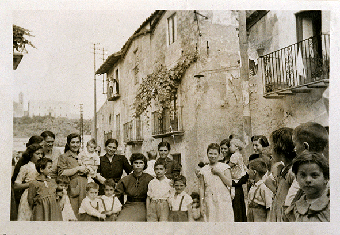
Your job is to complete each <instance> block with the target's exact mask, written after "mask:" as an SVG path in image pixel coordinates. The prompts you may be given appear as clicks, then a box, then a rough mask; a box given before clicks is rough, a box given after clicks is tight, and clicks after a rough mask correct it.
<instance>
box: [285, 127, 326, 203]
mask: <svg viewBox="0 0 340 235" xmlns="http://www.w3.org/2000/svg"><path fill="white" fill-rule="evenodd" d="M292 140H293V143H294V146H295V152H296V154H297V155H300V154H301V153H302V152H303V151H310V152H317V153H320V154H322V153H323V152H324V151H325V150H326V149H327V146H328V132H327V130H326V128H324V127H323V126H322V125H320V124H319V123H315V122H307V123H303V124H301V125H299V126H297V127H296V128H295V129H294V131H293V136H292ZM326 152H328V151H327V150H326ZM299 189H300V187H299V184H298V182H297V181H296V179H295V180H294V181H293V183H292V185H291V186H290V188H289V191H288V193H287V196H286V200H285V207H286V208H287V207H289V206H290V205H291V204H292V201H296V200H298V199H299V198H300V197H301V195H302V190H299Z"/></svg>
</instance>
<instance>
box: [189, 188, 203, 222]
mask: <svg viewBox="0 0 340 235" xmlns="http://www.w3.org/2000/svg"><path fill="white" fill-rule="evenodd" d="M191 198H192V218H193V219H194V221H203V218H202V216H201V207H200V195H199V194H198V193H196V192H193V193H191Z"/></svg>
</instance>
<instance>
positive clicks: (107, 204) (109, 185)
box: [101, 179, 122, 221]
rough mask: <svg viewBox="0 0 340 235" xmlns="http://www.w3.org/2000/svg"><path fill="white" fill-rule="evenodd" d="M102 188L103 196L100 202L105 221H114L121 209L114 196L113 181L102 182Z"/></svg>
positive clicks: (114, 186)
mask: <svg viewBox="0 0 340 235" xmlns="http://www.w3.org/2000/svg"><path fill="white" fill-rule="evenodd" d="M104 187H105V188H104V191H105V195H103V196H101V200H102V202H103V206H104V212H103V213H104V214H105V215H106V219H105V221H116V219H117V215H118V213H119V212H120V211H121V209H122V204H121V203H120V201H119V199H118V198H117V197H116V196H115V194H114V190H115V188H116V183H115V181H114V180H113V179H108V180H106V181H105V182H104Z"/></svg>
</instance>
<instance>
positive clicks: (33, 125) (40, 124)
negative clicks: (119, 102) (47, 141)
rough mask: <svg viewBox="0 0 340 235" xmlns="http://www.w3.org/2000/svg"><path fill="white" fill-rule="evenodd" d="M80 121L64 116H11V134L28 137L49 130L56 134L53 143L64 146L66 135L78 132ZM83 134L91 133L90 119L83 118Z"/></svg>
mask: <svg viewBox="0 0 340 235" xmlns="http://www.w3.org/2000/svg"><path fill="white" fill-rule="evenodd" d="M79 127H80V121H79V120H78V119H68V118H64V117H58V118H54V117H50V116H43V117H41V116H35V117H15V118H13V136H14V137H21V138H29V137H31V136H32V135H40V134H41V132H43V131H46V130H50V131H52V132H53V133H54V134H55V135H56V139H55V145H56V146H64V145H65V142H66V137H67V135H69V134H71V133H79V130H80V128H79ZM83 128H84V135H90V134H91V120H86V119H85V120H83Z"/></svg>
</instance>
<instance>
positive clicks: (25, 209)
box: [15, 162, 39, 221]
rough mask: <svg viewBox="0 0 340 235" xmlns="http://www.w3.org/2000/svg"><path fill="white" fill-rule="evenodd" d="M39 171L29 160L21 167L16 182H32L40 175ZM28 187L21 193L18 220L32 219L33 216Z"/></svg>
mask: <svg viewBox="0 0 340 235" xmlns="http://www.w3.org/2000/svg"><path fill="white" fill-rule="evenodd" d="M38 175H39V173H38V172H37V169H36V168H35V164H34V163H33V162H29V163H27V164H26V165H24V166H22V167H21V168H20V171H19V174H18V176H17V178H16V180H15V183H16V184H22V183H30V182H32V181H34V180H35V179H36V178H37V177H38ZM27 195H28V188H27V189H25V191H24V193H23V194H22V195H21V199H20V204H19V207H18V221H30V220H31V218H32V209H31V208H30V206H29V204H28V200H27Z"/></svg>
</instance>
